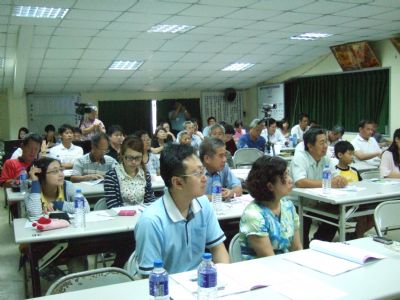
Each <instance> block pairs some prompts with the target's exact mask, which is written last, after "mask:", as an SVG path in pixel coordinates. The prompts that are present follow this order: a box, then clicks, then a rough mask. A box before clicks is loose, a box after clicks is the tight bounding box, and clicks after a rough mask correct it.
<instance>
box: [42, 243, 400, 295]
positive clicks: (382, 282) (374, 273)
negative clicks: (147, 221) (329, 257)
mask: <svg viewBox="0 0 400 300" xmlns="http://www.w3.org/2000/svg"><path fill="white" fill-rule="evenodd" d="M350 244H352V245H354V246H356V247H359V248H361V249H365V250H369V251H374V252H376V253H379V254H382V255H385V256H386V258H384V259H382V260H378V261H373V262H370V263H367V264H365V265H363V266H361V267H360V268H357V269H355V270H351V271H349V272H345V273H342V274H339V275H336V276H330V275H326V274H323V273H320V272H318V271H314V270H312V269H309V268H307V267H304V266H301V265H298V264H295V263H293V262H290V261H287V260H285V259H284V256H285V254H282V255H276V256H271V257H266V258H260V259H257V260H253V261H251V262H252V263H255V264H256V265H258V266H260V267H264V268H268V269H269V270H270V271H271V273H275V272H278V273H281V274H283V276H284V277H287V278H288V283H287V284H286V283H284V286H285V284H286V285H287V286H286V289H287V290H289V289H295V288H297V289H299V288H300V289H301V288H302V287H301V286H300V287H299V285H298V284H297V286H296V287H295V286H294V283H293V284H291V283H290V279H291V278H296V277H295V276H297V278H300V279H304V281H305V282H307V281H308V282H311V283H313V284H314V285H313V286H311V287H310V286H308V287H303V289H302V291H301V292H303V293H304V294H303V296H304V297H303V298H305V297H307V295H310V294H311V293H312V292H313V291H314V290H315V289H318V288H319V289H321V286H318V284H323V285H324V287H327V288H333V289H335V290H336V291H339V292H341V293H342V297H341V298H340V299H351V300H354V299H363V300H364V299H398V298H399V296H400V285H399V284H398V278H399V276H400V253H399V252H395V251H393V250H390V249H388V248H386V247H385V246H384V245H382V244H380V243H377V242H374V241H372V239H371V238H363V239H359V240H353V241H351V242H350ZM302 251H309V250H302ZM246 264H247V266H250V265H252V266H253V267H254V264H249V261H247V262H239V263H235V264H233V265H232V266H234V267H237V268H238V270H240V271H241V272H234V273H232V276H234V278H237V279H238V282H240V281H241V280H242V279H244V278H245V277H246V274H247V273H248V274H252V273H253V272H254V269H251V268H250V269H249V268H248V267H247V270H246ZM271 276H273V274H272V275H271V274H265V278H269V277H271ZM291 280H292V282H293V281H294V279H291ZM309 280H311V281H309ZM179 285H180V283H179V282H177V281H176V280H174V278H173V276H170V288H169V290H170V296H171V297H172V298H173V299H174V300H179V299H185V300H190V299H195V296H194V295H193V294H191V293H189V292H188V290H187V289H186V293H184V291H182V286H181V287H179ZM319 292H320V293H322V294H324V293H325V294H324V295H323V297H328V298H329V299H332V298H330V296H333V295H329V294H326V292H328V291H325V290H322V291H321V290H320V291H319ZM178 295H179V296H178ZM232 296H233V295H232ZM297 296H298V297H300V293H299V294H298V295H297ZM310 296H311V295H310ZM132 297H134V298H135V299H148V279H143V280H139V281H133V282H128V283H121V284H115V285H108V286H102V287H97V288H91V289H85V290H81V291H76V292H69V293H64V294H58V295H52V296H46V297H42V298H40V299H43V300H72V299H96V300H109V299H113V298H115V299H118V300H131V299H132ZM228 297H229V296H227V298H228ZM172 298H171V299H172ZM222 299H225V298H222ZM232 299H243V300H254V299H288V298H287V297H286V296H284V295H282V294H281V293H279V292H278V290H277V289H276V288H274V285H272V286H269V287H266V288H259V289H255V290H251V291H247V292H243V293H240V294H237V295H236V297H235V298H232Z"/></svg>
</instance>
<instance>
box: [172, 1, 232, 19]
mask: <svg viewBox="0 0 400 300" xmlns="http://www.w3.org/2000/svg"><path fill="white" fill-rule="evenodd" d="M215 4H218V2H215ZM236 10H237V8H235V7H224V6H217V5H192V6H190V7H189V8H187V9H185V10H183V11H181V12H180V13H179V14H180V15H184V16H196V17H223V16H225V15H227V14H230V13H231V12H234V11H236Z"/></svg>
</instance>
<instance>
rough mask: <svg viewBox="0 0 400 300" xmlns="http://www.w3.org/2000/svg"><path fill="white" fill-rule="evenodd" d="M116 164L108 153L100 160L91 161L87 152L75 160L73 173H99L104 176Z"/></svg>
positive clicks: (80, 174) (79, 174)
mask: <svg viewBox="0 0 400 300" xmlns="http://www.w3.org/2000/svg"><path fill="white" fill-rule="evenodd" d="M117 164H118V163H117V161H116V160H115V159H114V158H112V157H111V156H108V155H104V157H103V159H102V160H101V161H100V162H96V161H93V160H92V158H91V153H90V152H89V153H87V154H85V155H83V156H81V157H79V158H78V159H76V160H75V162H74V172H73V175H77V176H84V175H89V174H100V175H102V176H104V175H105V174H106V173H107V172H108V171H110V170H111V169H113V168H114V167H115V166H116V165H117Z"/></svg>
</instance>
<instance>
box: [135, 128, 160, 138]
mask: <svg viewBox="0 0 400 300" xmlns="http://www.w3.org/2000/svg"><path fill="white" fill-rule="evenodd" d="M161 128H162V127H161ZM145 134H147V135H148V136H149V137H150V134H149V133H148V132H147V131H146V130H143V129H139V130H136V131H135V132H134V133H133V135H135V136H137V137H139V138H141V137H142V135H145Z"/></svg>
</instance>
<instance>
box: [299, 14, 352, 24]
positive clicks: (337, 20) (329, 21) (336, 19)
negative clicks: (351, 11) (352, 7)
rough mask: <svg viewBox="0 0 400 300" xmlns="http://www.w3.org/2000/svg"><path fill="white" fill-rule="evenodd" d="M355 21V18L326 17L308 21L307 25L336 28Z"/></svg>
mask: <svg viewBox="0 0 400 300" xmlns="http://www.w3.org/2000/svg"><path fill="white" fill-rule="evenodd" d="M353 20H354V18H350V17H344V16H335V15H326V16H323V17H319V18H316V19H312V20H307V21H306V22H305V23H307V24H316V25H324V26H335V25H343V24H344V23H347V22H350V21H353Z"/></svg>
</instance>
